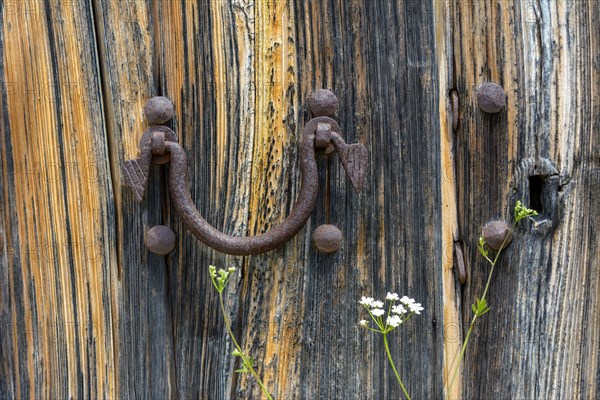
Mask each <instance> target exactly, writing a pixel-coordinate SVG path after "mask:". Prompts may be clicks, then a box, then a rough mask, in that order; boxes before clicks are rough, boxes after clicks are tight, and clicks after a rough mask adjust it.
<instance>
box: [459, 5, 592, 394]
mask: <svg viewBox="0 0 600 400" xmlns="http://www.w3.org/2000/svg"><path fill="white" fill-rule="evenodd" d="M599 13H600V8H599V5H598V3H597V2H593V1H590V2H587V1H583V2H582V1H560V2H555V1H538V2H525V1H522V2H504V1H494V2H474V3H473V4H470V3H469V4H468V3H465V2H457V3H455V18H456V21H457V24H456V26H457V27H458V31H457V34H456V36H455V49H456V64H455V65H456V66H457V71H456V74H457V84H458V87H459V92H460V95H461V99H462V102H461V105H462V109H463V110H464V112H463V113H462V116H463V120H462V123H461V126H462V128H461V129H460V132H459V136H458V139H457V160H458V163H457V165H458V174H457V181H458V190H459V193H458V199H459V222H460V228H461V230H462V232H463V235H464V238H465V240H466V243H468V246H467V251H466V258H467V260H468V265H469V266H470V282H469V284H468V286H467V287H466V288H467V290H465V292H464V294H463V300H464V304H465V305H466V306H465V307H464V309H463V323H464V324H465V325H466V324H468V320H469V319H470V318H471V311H470V310H469V307H468V305H469V304H471V303H472V302H473V300H474V296H475V295H476V294H477V293H480V292H481V290H482V287H483V285H484V279H485V277H486V275H487V268H485V267H484V265H483V263H482V262H481V258H480V256H479V255H478V253H477V251H476V242H477V238H478V237H479V235H480V230H481V226H482V225H483V224H484V223H485V222H487V221H488V220H490V219H496V218H502V219H506V220H510V219H511V218H512V212H511V210H512V208H513V207H514V204H515V202H516V200H522V201H523V202H524V203H525V204H530V205H532V206H534V207H537V208H539V211H540V214H541V215H540V216H539V217H538V218H536V219H535V221H530V222H528V223H525V224H523V225H522V226H521V227H519V229H518V230H517V234H516V238H515V240H514V242H513V244H511V246H510V247H509V248H508V250H507V251H506V253H505V254H504V255H502V258H501V260H500V263H499V265H498V266H497V270H496V271H497V272H495V277H494V278H493V280H492V283H491V290H490V295H489V300H488V303H489V304H490V306H491V307H492V311H491V312H490V313H489V314H487V315H486V316H485V317H484V319H483V320H482V321H481V323H480V324H479V325H478V327H477V328H476V330H475V332H474V336H473V341H472V344H471V345H470V347H469V350H468V352H467V357H466V359H465V362H464V380H463V391H464V396H465V397H466V398H498V397H501V396H502V397H505V396H507V395H508V396H510V397H514V398H596V397H598V391H599V386H600V380H599V379H598V360H599V357H600V331H599V330H598V326H600V325H599V323H600V321H599V316H600V312H599V305H598V304H599V303H598V298H599V294H600V282H599V280H598V274H597V270H598V262H597V260H596V257H595V256H594V254H595V253H596V252H597V251H598V249H599V244H600V243H599V239H598V235H597V232H596V229H595V228H594V221H595V220H597V217H596V214H597V213H598V210H599V203H598V200H597V196H595V193H596V192H597V191H598V185H599V179H598V176H599V174H598V165H599V160H600V158H599V157H598V154H599V153H598V148H599V147H598V144H599V142H600V135H599V134H598V126H599V122H600V120H599V117H598V113H597V109H598V107H599V101H600V99H599V97H598V96H597V93H596V92H597V90H596V88H597V87H598V83H599V72H598V68H597V66H598V60H599V58H600V48H599V42H598V37H599V35H598V33H599V31H598V26H597V24H596V23H595V22H594V21H597V20H598V18H599V17H600V15H599ZM485 81H493V82H497V83H499V84H501V85H503V87H504V88H505V90H506V92H507V106H506V109H505V110H503V111H502V112H501V113H499V114H496V115H486V114H484V113H482V112H481V111H480V110H479V109H478V106H477V100H476V88H477V86H478V85H480V84H481V83H483V82H485ZM545 160H549V161H545ZM536 182H537V183H536Z"/></svg>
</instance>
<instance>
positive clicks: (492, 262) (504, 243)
mask: <svg viewBox="0 0 600 400" xmlns="http://www.w3.org/2000/svg"><path fill="white" fill-rule="evenodd" d="M517 222H518V221H515V222H514V223H513V224H512V227H511V228H510V230H509V233H508V234H507V235H506V236H505V237H504V240H503V241H502V245H501V246H500V250H498V251H497V252H496V256H495V257H494V260H493V261H491V260H490V259H489V258H488V257H485V259H486V260H488V262H489V263H490V264H491V265H492V267H491V268H490V273H489V275H488V278H487V282H486V284H485V289H484V290H483V295H482V296H481V301H483V300H485V297H486V296H487V292H488V290H489V288H490V282H491V281H492V274H493V273H494V267H495V266H496V262H498V258H499V257H500V253H502V250H504V246H505V245H506V240H507V239H508V238H509V236H510V234H511V233H512V231H513V229H514V228H515V225H517ZM475 321H477V314H475V315H474V316H473V319H472V320H471V324H470V325H469V330H468V331H467V335H466V336H465V340H464V342H463V345H462V347H461V349H460V355H459V357H458V360H454V361H452V365H450V368H452V366H453V365H454V363H455V362H456V363H457V364H456V367H455V369H454V372H453V373H452V380H451V381H450V385H448V390H447V391H446V393H447V394H449V393H450V390H452V386H453V385H454V380H455V379H456V376H457V375H458V370H459V369H460V363H461V362H462V360H463V358H464V357H465V352H466V351H467V345H468V344H469V339H470V337H471V332H473V328H474V327H475Z"/></svg>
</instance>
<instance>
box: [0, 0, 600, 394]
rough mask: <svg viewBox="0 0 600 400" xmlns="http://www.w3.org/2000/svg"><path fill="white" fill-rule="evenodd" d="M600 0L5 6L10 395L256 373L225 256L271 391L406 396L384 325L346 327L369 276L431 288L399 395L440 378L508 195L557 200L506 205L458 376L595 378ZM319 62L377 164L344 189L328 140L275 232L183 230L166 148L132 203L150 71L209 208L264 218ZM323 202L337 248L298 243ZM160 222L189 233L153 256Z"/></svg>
mask: <svg viewBox="0 0 600 400" xmlns="http://www.w3.org/2000/svg"><path fill="white" fill-rule="evenodd" d="M599 14H600V6H599V5H598V4H597V2H593V1H590V2H582V1H575V0H568V1H560V2H554V1H538V2H529V1H515V2H510V1H495V2H462V1H460V2H441V1H429V2H427V1H417V0H405V1H391V0H389V1H388V0H381V1H379V0H377V1H371V0H353V1H345V0H333V1H304V0H286V1H281V0H272V1H270V0H264V1H263V0H261V1H250V0H249V1H243V2H242V1H229V0H215V1H184V0H182V1H152V0H141V1H137V0H135V1H125V2H115V1H105V0H94V1H87V0H85V1H83V0H82V1H74V2H63V3H61V2H58V3H57V2H52V1H46V2H11V1H7V2H3V3H1V4H0V21H1V22H2V23H1V29H0V89H1V93H0V111H1V118H2V119H1V123H0V154H1V157H2V158H1V164H0V165H1V170H0V204H1V205H2V209H1V211H0V250H1V252H0V278H1V280H0V398H51V399H58V398H60V399H62V398H119V399H121V398H123V399H128V398H138V397H139V398H201V399H211V400H213V399H215V400H219V399H233V398H261V394H260V390H259V388H258V386H257V385H256V383H255V382H254V380H253V379H252V377H251V376H249V375H239V374H235V373H234V372H233V371H234V370H235V369H236V368H238V367H239V365H238V362H239V360H235V359H234V358H233V357H232V356H231V351H232V346H231V343H230V341H229V340H228V338H227V336H226V332H225V329H224V325H223V319H222V318H223V316H222V313H221V311H220V310H219V307H218V302H217V299H218V298H217V295H216V292H215V291H214V289H213V287H212V285H211V284H210V280H209V277H208V266H209V265H210V264H215V265H217V266H220V267H224V266H236V267H238V268H239V272H238V273H237V274H236V276H235V278H234V279H233V280H232V281H231V283H230V287H229V289H228V290H227V295H226V305H227V307H228V309H229V314H230V316H231V318H232V322H233V325H234V331H235V333H236V335H237V337H238V338H239V339H240V342H241V343H242V345H243V347H244V348H245V349H246V350H247V351H248V353H249V354H251V355H252V356H253V357H255V358H256V359H257V361H258V363H257V369H258V371H259V373H260V374H261V376H262V378H263V380H264V381H265V383H266V385H267V386H268V387H269V389H270V390H271V392H272V393H273V394H274V395H275V397H276V398H277V399H280V400H281V399H285V400H288V399H398V398H401V397H402V393H401V391H400V388H399V387H398V385H397V383H396V381H395V380H394V376H393V372H392V371H391V369H390V368H389V365H388V363H387V360H386V358H385V353H384V349H383V343H382V340H381V337H380V336H375V335H372V334H369V333H367V332H366V331H364V330H361V329H359V328H358V326H357V321H358V320H359V319H360V318H362V317H363V315H362V314H361V312H360V310H359V307H358V303H357V301H358V300H359V298H360V296H361V295H369V296H374V297H379V298H382V297H384V296H385V294H386V292H387V291H398V292H400V293H402V294H407V295H409V296H411V297H415V298H416V299H418V300H419V301H420V302H422V303H423V305H424V306H425V311H424V312H423V314H422V315H420V316H416V317H415V318H414V319H413V320H411V321H410V323H408V324H407V325H406V326H403V327H402V328H401V329H400V330H399V331H397V332H395V333H394V334H392V336H391V338H390V339H391V347H392V353H393V356H394V358H395V360H397V365H398V367H399V370H400V374H401V376H402V377H403V378H404V381H405V383H406V385H407V387H408V389H409V392H410V393H411V394H412V395H413V398H415V399H420V398H426V399H428V398H442V397H443V394H444V393H443V390H444V389H443V382H444V380H445V379H446V377H447V376H448V373H449V371H448V364H449V362H451V360H452V358H453V355H454V354H455V352H456V351H457V349H458V345H459V342H460V341H459V339H460V337H459V336H460V333H461V326H462V328H464V326H466V324H468V322H469V318H470V315H471V312H470V304H471V303H472V302H473V298H474V296H475V295H476V294H478V293H480V291H481V289H482V287H483V285H484V282H483V279H484V278H485V274H486V272H487V267H485V266H484V264H483V263H482V262H481V258H480V256H479V255H478V254H477V252H476V249H475V243H476V241H477V238H478V236H479V234H480V227H481V225H483V224H484V223H485V222H487V221H488V220H489V219H492V218H506V219H508V218H510V212H509V209H510V208H512V206H513V205H514V202H515V201H516V200H517V199H521V200H524V202H525V203H527V204H536V205H538V206H540V207H544V214H545V216H546V217H548V218H549V219H552V221H553V223H550V224H547V225H544V224H543V223H542V222H541V219H543V218H541V219H540V221H539V222H538V223H537V224H531V223H529V224H525V225H523V226H522V227H520V228H519V230H518V232H517V235H516V238H515V242H514V243H513V244H512V245H511V247H510V248H509V249H508V250H507V252H506V254H505V255H504V256H503V257H502V260H501V263H500V265H499V266H498V269H497V272H496V275H495V277H494V280H493V282H492V289H491V291H490V295H489V303H490V305H491V306H492V312H491V313H490V314H488V315H486V316H485V317H484V318H483V319H482V320H481V323H480V324H479V325H478V327H477V328H476V330H475V333H474V336H473V341H472V344H471V346H470V347H469V350H468V352H467V357H466V359H465V362H464V371H463V375H462V376H461V377H460V379H459V380H458V383H457V385H456V387H455V389H454V391H453V392H452V393H451V394H450V397H451V398H460V397H464V398H503V397H512V398H572V397H576V398H595V397H597V396H598V391H599V386H600V379H599V378H598V370H599V366H598V363H599V361H600V358H599V357H600V356H599V349H600V330H599V329H598V326H600V321H599V319H600V312H599V311H598V307H599V306H598V302H599V300H600V299H599V297H600V284H599V281H598V278H597V270H598V265H599V264H598V262H597V261H595V258H594V255H595V253H594V251H595V250H598V249H599V248H600V246H599V245H600V243H599V239H598V235H597V229H595V227H594V224H593V221H594V216H595V214H596V213H598V211H600V210H599V206H598V201H597V200H596V197H595V196H594V194H595V192H596V191H598V190H599V189H600V188H599V186H600V173H599V171H600V166H599V163H600V153H599V152H598V148H599V146H598V144H599V142H600V139H599V134H598V128H599V127H600V126H599V125H600V124H599V122H600V121H599V117H598V112H597V111H598V110H597V109H598V107H599V103H600V97H599V96H598V95H597V94H596V92H597V90H596V89H595V88H596V87H597V86H598V83H599V78H600V77H599V74H600V72H599V69H598V65H600V52H599V42H598V41H599V40H600V39H599V38H600V28H599V27H598V26H597V24H595V22H594V21H596V20H597V19H598V18H599V16H600V15H599ZM488 80H489V81H496V82H498V83H501V84H502V85H503V86H504V87H505V88H506V89H507V93H508V105H507V108H506V110H505V111H503V112H502V113H500V114H498V115H493V116H492V115H484V114H482V113H481V112H480V111H479V110H478V108H477V103H476V96H475V94H476V91H475V90H476V87H477V86H478V85H479V84H480V83H483V82H485V81H488ZM322 87H325V88H329V89H331V90H333V91H334V92H335V93H336V94H337V95H338V97H339V100H340V108H339V110H338V112H337V116H336V118H337V119H338V120H339V121H340V125H341V127H342V129H343V132H344V137H345V139H346V140H347V142H349V143H355V142H361V143H363V144H365V145H366V146H367V147H368V149H369V151H370V156H371V159H370V162H369V173H368V179H367V185H366V187H365V189H364V190H363V192H362V193H360V194H356V193H355V192H354V190H353V188H352V186H351V184H350V182H349V181H348V179H347V177H346V176H345V172H344V169H343V168H342V165H341V163H340V162H339V160H338V159H337V156H332V157H329V158H328V157H325V156H321V157H320V159H319V169H320V177H319V183H320V192H319V197H318V199H317V207H316V208H315V211H314V212H313V215H312V216H311V219H310V220H309V223H308V224H307V227H306V228H305V229H304V230H302V231H301V232H300V234H299V235H298V236H296V237H295V238H294V239H293V240H292V241H290V242H289V243H288V244H287V245H286V246H284V247H282V248H281V249H278V250H276V251H274V252H271V253H268V254H265V255H261V256H253V257H231V256H225V255H222V254H219V253H217V252H214V251H213V250H211V249H210V248H208V247H206V246H205V245H203V244H202V243H200V242H198V240H196V239H195V238H194V237H193V236H192V235H190V234H189V233H188V232H187V231H186V230H185V228H184V226H183V225H182V224H181V222H180V220H179V217H178V216H177V215H176V214H175V213H174V208H173V205H172V204H171V201H170V198H169V194H168V191H167V187H166V185H165V176H166V172H167V171H168V167H157V166H155V167H153V168H152V171H151V178H150V179H151V180H150V183H149V191H148V193H147V195H146V199H145V200H144V201H143V202H142V203H136V202H135V200H134V196H133V193H131V191H130V190H129V189H128V188H126V187H124V186H123V182H122V172H121V166H122V164H123V162H124V161H125V160H128V159H131V158H134V157H136V155H137V151H138V148H137V146H138V142H139V138H140V136H141V134H142V133H143V131H144V130H145V129H146V128H147V122H146V121H145V119H144V115H143V112H142V109H143V106H144V103H145V102H146V101H147V100H148V98H150V97H151V96H154V95H165V96H168V97H169V98H171V99H172V100H173V102H174V103H175V108H176V115H175V118H174V119H173V121H172V122H171V123H170V126H172V127H173V129H174V130H175V132H176V133H177V135H178V136H179V139H180V143H181V144H182V145H183V147H184V149H185V150H186V152H187V154H188V160H189V168H190V174H191V177H192V197H193V199H194V201H195V202H196V204H197V205H198V208H199V210H200V211H201V213H202V214H203V215H204V216H205V217H206V219H207V220H208V221H210V222H211V223H212V224H214V226H215V227H217V228H218V229H220V230H223V231H224V232H227V233H230V234H237V235H254V234H257V233H261V232H264V231H266V230H268V229H269V228H271V227H273V226H275V225H276V224H277V223H278V222H280V221H281V220H283V219H284V218H285V216H286V215H287V214H288V213H289V212H290V208H291V206H292V205H293V203H294V200H295V199H296V196H297V193H298V190H299V179H300V176H299V160H298V157H299V154H298V144H299V138H300V134H301V130H302V128H303V126H304V124H305V123H306V122H307V120H308V118H309V115H308V113H307V109H306V100H307V98H308V96H309V95H310V94H311V92H312V91H313V90H315V89H317V88H322ZM454 87H455V88H456V89H457V91H458V94H459V96H460V98H461V123H460V128H459V131H458V132H457V133H453V132H452V129H451V121H452V116H451V115H450V110H451V104H450V100H449V98H448V92H449V90H450V89H452V88H454ZM541 158H548V159H550V160H551V161H552V162H553V163H554V165H555V167H556V175H555V176H554V175H553V176H550V177H548V178H545V177H544V176H542V177H541V178H539V179H538V180H537V181H536V179H537V178H533V179H532V180H531V181H530V179H529V174H531V173H537V174H538V175H539V174H541V175H544V174H550V175H552V174H554V172H553V170H552V166H551V165H552V164H545V163H543V162H541ZM536 166H537V170H536ZM536 171H537V172H536ZM536 185H537V187H539V188H540V193H541V195H539V196H538V195H536V192H537V190H533V191H532V187H534V188H535V186H536ZM537 197H539V201H537V200H536V198H537ZM555 206H556V207H555ZM325 223H332V224H335V225H336V226H338V227H339V228H340V229H341V231H342V232H343V234H344V238H345V241H344V245H343V250H342V251H341V252H339V253H337V254H334V255H329V256H325V255H320V254H318V253H316V252H315V250H314V248H313V246H312V243H311V241H312V231H313V230H314V229H315V228H316V227H318V226H319V225H321V224H325ZM157 224H164V225H167V226H170V227H171V228H172V229H173V230H174V231H175V232H176V234H177V236H178V243H177V247H176V249H175V250H174V252H172V253H171V254H169V255H168V256H166V257H158V256H155V255H152V254H150V253H149V252H148V251H147V249H146V248H145V246H144V243H143V239H144V233H145V231H147V230H148V229H149V228H151V227H152V226H154V225H157ZM455 241H463V242H464V243H465V260H466V263H467V268H468V272H469V280H468V282H467V284H466V285H465V286H463V288H462V289H461V287H460V285H459V284H458V281H457V279H456V276H455V274H454V272H453V269H452V267H453V259H452V251H453V248H454V242H455Z"/></svg>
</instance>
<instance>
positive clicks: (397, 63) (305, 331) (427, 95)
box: [158, 1, 443, 399]
mask: <svg viewBox="0 0 600 400" xmlns="http://www.w3.org/2000/svg"><path fill="white" fill-rule="evenodd" d="M158 15H160V18H159V20H160V21H161V24H162V25H161V29H160V34H159V38H160V43H161V45H160V46H161V52H162V53H161V54H162V55H161V57H162V61H161V63H162V64H161V65H162V67H161V71H163V72H162V75H161V81H162V84H163V87H164V93H165V94H167V95H168V96H169V97H171V98H172V99H173V100H174V101H175V103H176V108H177V116H176V120H175V124H174V126H175V127H176V130H177V133H178V134H179V135H180V140H181V142H182V143H183V145H184V147H185V148H186V151H187V152H188V155H189V167H190V173H191V176H192V182H193V183H192V197H193V198H194V200H195V201H196V203H197V204H198V208H199V209H200V210H201V212H202V213H203V214H204V215H205V216H206V218H207V219H208V220H209V221H210V222H212V223H213V224H214V225H215V226H216V227H217V228H219V229H222V230H224V231H226V232H228V233H232V234H257V233H260V232H264V231H266V230H267V229H269V228H271V227H272V226H274V225H276V224H277V223H278V222H279V221H280V220H281V219H283V218H284V217H285V215H287V213H289V211H290V209H291V207H292V205H293V202H294V201H295V198H296V194H297V190H298V183H299V174H298V162H297V141H298V138H299V137H300V133H301V129H302V127H303V125H304V123H305V122H306V121H307V118H308V115H307V114H306V109H305V103H306V99H307V98H308V96H309V95H310V93H311V92H312V91H313V90H315V89H317V88H320V87H327V88H330V89H332V90H333V91H334V92H335V93H336V94H338V96H339V98H340V100H341V107H340V110H339V112H338V117H339V120H340V121H341V124H342V128H343V130H344V132H345V137H346V139H347V140H348V142H350V143H352V142H359V141H360V142H362V143H365V144H366V145H367V146H368V147H369V148H370V149H371V154H372V160H371V165H370V176H369V185H368V187H367V189H366V190H365V192H363V193H361V194H359V195H357V194H354V193H353V192H352V189H351V187H350V185H347V181H346V176H345V174H344V173H343V170H342V169H341V166H340V165H339V163H338V161H337V159H336V157H332V158H331V159H330V160H327V159H325V158H323V159H321V160H320V170H321V176H320V178H319V179H320V183H321V188H322V190H321V192H320V194H319V199H318V201H317V204H318V206H317V208H316V209H315V212H314V213H313V216H312V218H311V221H310V222H309V224H308V225H307V228H306V229H305V230H303V231H302V232H301V233H300V234H299V235H298V236H297V237H295V238H294V239H293V240H292V241H290V243H289V244H288V245H286V246H285V247H283V248H282V249H279V250H277V251H274V252H271V253H269V254H268V255H264V256H257V257H248V258H246V259H241V258H235V257H224V256H221V255H218V254H216V253H213V252H212V251H211V250H210V249H207V248H206V247H205V246H204V245H202V244H200V243H198V242H197V241H196V240H195V239H194V238H193V237H191V236H190V235H189V234H188V233H187V232H186V231H185V229H184V228H183V227H182V226H181V225H180V224H179V222H178V217H177V216H173V222H174V225H175V226H177V231H178V233H179V234H180V235H181V238H182V240H181V242H180V246H179V249H178V251H177V252H176V253H174V254H172V255H171V256H170V260H171V261H170V262H171V267H170V271H172V275H171V276H172V277H173V279H172V281H171V287H172V291H171V293H172V301H173V308H174V310H175V311H174V314H173V315H174V330H175V349H176V350H175V353H176V357H175V358H176V363H177V365H178V368H177V371H178V376H177V382H178V383H177V385H178V389H179V394H180V395H183V393H185V394H186V395H189V396H194V397H195V396H199V397H209V398H216V399H218V398H231V397H239V398H246V397H252V398H258V397H259V396H260V394H259V389H258V388H257V386H256V384H255V383H254V382H253V380H251V379H250V378H247V377H245V376H242V377H239V376H234V375H233V374H232V371H233V369H234V365H233V360H232V357H231V356H230V355H229V354H230V351H231V348H230V347H229V345H228V341H227V340H226V337H225V336H224V331H223V327H222V319H221V318H222V316H221V315H220V311H219V310H218V308H217V303H216V301H215V300H216V296H215V294H214V291H213V290H212V288H211V286H210V282H209V281H208V277H207V270H206V269H207V267H208V265H209V264H210V263H216V264H219V263H220V264H225V263H229V264H227V265H234V266H241V267H242V270H241V274H240V275H239V280H238V281H234V282H232V283H231V284H230V285H231V287H230V290H229V292H228V306H230V307H231V315H232V316H233V317H234V318H233V319H234V323H235V329H236V333H237V334H238V335H239V336H241V337H242V339H241V342H242V343H243V345H244V347H245V348H246V349H247V350H248V352H249V353H250V354H251V355H252V356H254V357H255V358H256V359H257V360H258V369H259V371H260V373H261V374H262V377H263V379H264V380H265V382H266V384H267V386H268V387H269V388H270V389H271V390H272V392H273V393H274V394H275V395H276V397H277V398H370V397H383V398H397V397H400V396H401V391H400V389H399V387H398V385H397V383H396V382H395V381H394V380H393V375H392V372H391V370H390V369H389V366H388V365H387V361H386V359H385V354H384V353H383V346H382V343H381V340H380V339H381V338H380V337H373V336H371V335H368V334H365V332H364V331H360V330H359V329H358V327H357V325H356V324H357V321H358V319H360V317H361V316H360V315H359V308H358V305H357V301H358V299H359V298H360V296H361V295H374V296H378V297H382V296H385V294H386V291H387V290H390V291H392V290H398V291H400V292H404V293H406V294H408V295H411V296H413V297H416V298H417V299H419V300H421V301H422V302H423V303H424V304H425V306H426V307H427V312H426V313H424V315H421V316H420V317H419V318H415V319H414V320H413V321H412V322H411V323H410V325H409V326H406V327H405V328H403V330H402V331H401V332H399V333H398V335H397V336H396V337H395V338H394V342H393V344H392V347H393V351H394V357H395V358H396V359H397V360H398V363H399V366H400V367H401V370H402V371H403V376H404V378H405V381H406V382H407V383H408V385H409V388H410V390H411V393H413V395H414V396H415V397H416V398H418V397H425V396H431V393H433V397H440V396H441V387H442V375H441V368H440V366H441V364H442V349H443V342H442V324H443V308H442V307H443V304H442V301H441V295H440V293H441V292H440V288H441V285H442V282H441V278H440V265H441V257H442V256H441V254H440V253H439V252H438V251H437V249H439V248H441V247H442V243H441V236H440V230H439V228H438V227H437V225H436V221H439V220H440V218H441V210H440V205H439V204H440V202H441V193H440V187H439V184H438V182H439V177H440V174H441V168H440V163H439V160H438V156H439V152H440V134H439V132H440V131H439V129H440V123H439V109H438V108H439V105H438V102H437V96H438V90H439V88H438V86H437V84H435V83H434V82H436V76H437V66H436V65H437V64H436V52H435V33H434V31H433V8H432V4H427V3H423V4H421V3H419V2H412V1H407V2H398V3H392V2H351V3H346V2H341V1H340V2H332V3H327V4H326V3H318V2H291V1H290V2H276V1H273V2H270V1H261V2H250V1H249V2H235V3H230V2H226V1H216V2H210V3H208V4H204V3H202V4H197V3H195V2H193V3H191V4H190V2H181V3H170V2H164V3H161V4H160V6H159V12H158ZM424 43H426V45H424ZM406 98H410V99H411V101H405V100H404V99H406ZM423 132H427V134H423ZM247 160H250V162H248V161H247ZM327 176H330V178H331V184H330V189H329V194H327V193H328V192H327V190H326V183H327ZM415 210H418V212H415ZM328 221H329V222H331V223H335V224H337V225H338V226H339V227H340V228H341V230H342V231H343V232H344V234H345V238H346V243H345V247H344V251H343V252H341V253H339V254H337V255H333V256H322V255H318V254H317V253H315V251H314V249H313V247H312V244H311V232H312V230H313V229H314V228H316V227H317V226H318V225H320V224H322V223H326V222H328ZM423 351H425V352H426V353H427V354H428V356H427V357H423V356H422V352H423ZM308 382H310V384H309V383H308ZM432 391H433V392H432Z"/></svg>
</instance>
